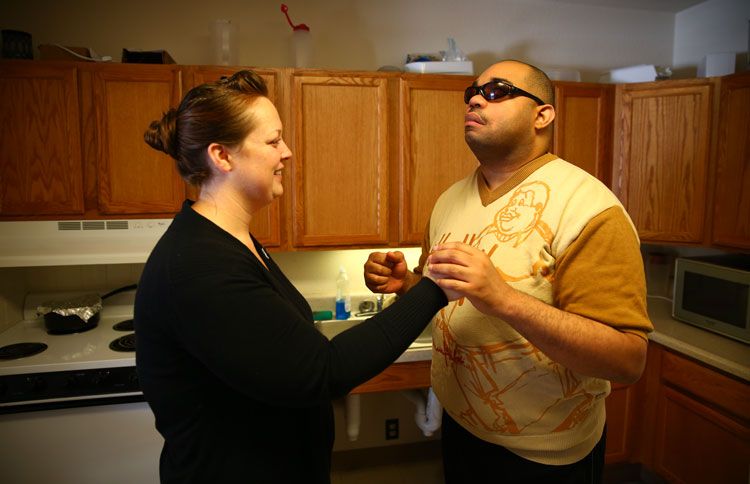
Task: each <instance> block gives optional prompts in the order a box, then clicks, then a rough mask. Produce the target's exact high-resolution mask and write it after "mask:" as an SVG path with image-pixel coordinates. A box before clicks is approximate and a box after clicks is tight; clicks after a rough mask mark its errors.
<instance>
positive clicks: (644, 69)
mask: <svg viewBox="0 0 750 484" xmlns="http://www.w3.org/2000/svg"><path fill="white" fill-rule="evenodd" d="M655 80H656V67H654V65H653V64H640V65H637V66H630V67H621V68H619V69H612V70H611V71H609V72H607V73H606V74H604V75H602V76H601V77H600V78H599V82H612V83H625V82H651V81H655Z"/></svg>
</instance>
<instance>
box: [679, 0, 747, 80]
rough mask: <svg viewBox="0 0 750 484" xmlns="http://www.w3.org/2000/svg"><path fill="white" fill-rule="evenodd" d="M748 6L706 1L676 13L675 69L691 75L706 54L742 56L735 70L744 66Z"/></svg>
mask: <svg viewBox="0 0 750 484" xmlns="http://www.w3.org/2000/svg"><path fill="white" fill-rule="evenodd" d="M749 30H750V2H748V1H747V0H708V1H706V2H703V3H700V4H698V5H695V6H693V7H690V8H687V9H685V10H683V11H681V12H678V13H677V15H676V16H675V29H674V56H673V65H674V67H675V69H678V70H682V71H683V72H684V75H686V76H687V75H695V72H696V66H697V65H698V64H699V63H700V62H701V60H702V59H703V57H704V56H705V55H706V54H711V53H717V52H735V53H740V52H742V53H744V57H745V58H744V59H743V60H739V62H738V64H739V66H747V64H748V59H747V55H748V48H749V46H748V43H749V42H750V33H749Z"/></svg>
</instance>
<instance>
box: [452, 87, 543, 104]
mask: <svg viewBox="0 0 750 484" xmlns="http://www.w3.org/2000/svg"><path fill="white" fill-rule="evenodd" d="M477 94H481V95H482V97H483V98H485V99H486V100H488V101H495V100H497V99H502V98H504V97H505V96H509V95H510V96H526V97H527V98H530V99H533V100H534V102H536V103H537V104H538V105H540V106H541V105H543V104H545V102H544V101H542V100H541V99H539V98H538V97H536V96H534V95H533V94H531V93H530V92H526V91H524V90H523V89H521V88H520V87H516V86H514V85H513V84H508V83H507V82H504V81H490V82H488V83H487V84H482V85H481V86H469V87H467V88H466V91H464V102H465V103H466V104H469V101H471V98H473V97H474V96H476V95H477Z"/></svg>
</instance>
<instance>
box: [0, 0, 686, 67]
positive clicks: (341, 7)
mask: <svg viewBox="0 0 750 484" xmlns="http://www.w3.org/2000/svg"><path fill="white" fill-rule="evenodd" d="M286 3H287V5H288V6H289V11H290V15H291V16H292V20H293V21H294V22H295V23H306V24H307V25H308V26H310V28H311V34H312V37H313V50H314V52H313V66H314V67H321V68H335V69H362V70H375V69H377V68H378V67H380V66H383V65H395V66H401V65H402V64H403V62H404V59H405V56H406V54H407V53H410V52H437V51H439V50H444V49H445V48H446V46H447V43H446V38H447V37H449V36H452V37H454V38H455V39H456V41H457V43H458V47H459V48H461V49H462V50H463V51H464V52H466V53H467V54H468V55H469V57H470V58H471V60H473V61H474V64H475V71H476V72H477V73H479V72H480V71H481V70H483V69H484V68H486V67H487V66H488V65H490V64H491V63H493V62H494V61H496V60H498V59H501V58H507V57H513V58H519V59H522V60H526V61H529V62H531V63H534V64H537V65H540V66H548V67H551V66H562V67H568V68H574V69H578V70H580V71H581V72H582V75H583V77H584V80H597V79H598V77H599V74H600V73H601V72H603V71H606V70H608V69H611V68H614V67H622V66H627V65H632V64H642V63H645V64H657V65H670V64H671V62H672V43H673V40H674V18H675V15H674V14H672V13H665V12H653V11H645V10H631V9H615V8H609V7H597V6H586V5H578V4H568V3H561V2H548V1H545V0H525V1H522V0H469V1H463V2H458V1H455V0H408V1H404V0H381V1H375V2H373V1H367V0H305V1H302V0H288V1H286ZM279 5H280V2H278V1H268V0H214V1H212V2H196V1H189V0H164V1H158V2H154V1H144V0H130V1H127V2H102V1H100V0H96V1H95V0H76V1H72V0H3V1H2V2H0V28H3V29H18V30H24V31H27V32H29V33H31V34H32V36H33V43H34V45H35V46H36V45H39V44H43V43H61V44H63V45H68V46H84V47H90V48H93V49H94V50H95V51H96V52H97V53H98V54H100V55H111V56H113V57H114V58H115V59H116V60H119V59H120V55H121V52H122V49H123V48H128V49H136V50H137V49H142V50H153V49H166V50H167V51H168V52H169V53H170V54H171V55H172V57H173V58H174V59H175V60H176V61H177V62H178V63H181V64H212V63H214V56H213V49H212V26H213V22H214V20H215V19H219V18H226V19H230V20H231V21H232V22H233V23H235V24H237V26H238V37H239V42H238V43H237V46H238V59H239V63H240V64H242V65H250V66H263V67H283V66H290V65H291V64H292V56H291V38H292V33H291V29H290V28H289V26H288V25H287V23H286V20H285V18H284V16H283V14H282V13H281V11H280V8H279Z"/></svg>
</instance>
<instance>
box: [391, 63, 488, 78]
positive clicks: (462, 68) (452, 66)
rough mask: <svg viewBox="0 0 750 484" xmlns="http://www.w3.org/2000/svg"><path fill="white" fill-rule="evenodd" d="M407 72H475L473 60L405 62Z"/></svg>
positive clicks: (469, 73)
mask: <svg viewBox="0 0 750 484" xmlns="http://www.w3.org/2000/svg"><path fill="white" fill-rule="evenodd" d="M404 70H406V72H419V73H420V74H468V75H472V74H474V63H473V62H472V61H461V62H409V63H408V64H404Z"/></svg>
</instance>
